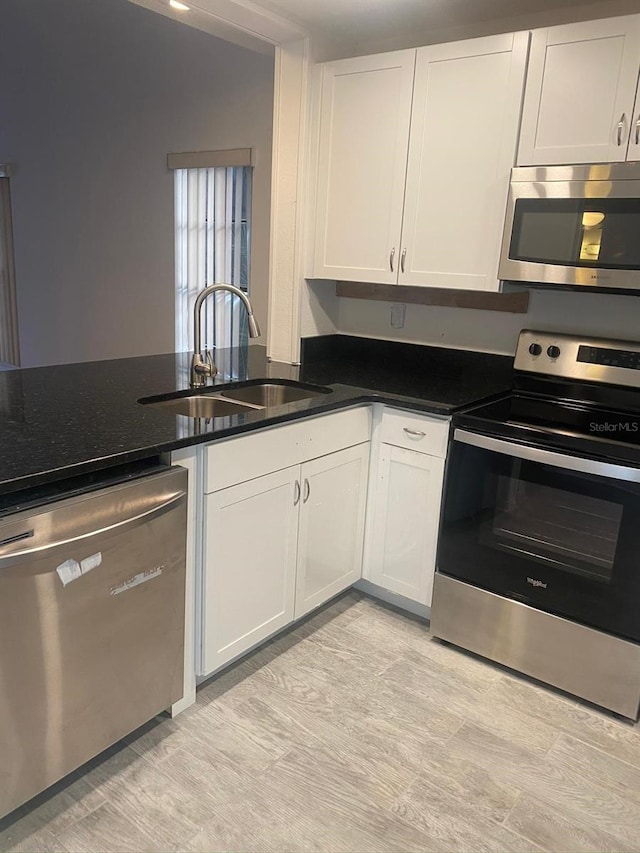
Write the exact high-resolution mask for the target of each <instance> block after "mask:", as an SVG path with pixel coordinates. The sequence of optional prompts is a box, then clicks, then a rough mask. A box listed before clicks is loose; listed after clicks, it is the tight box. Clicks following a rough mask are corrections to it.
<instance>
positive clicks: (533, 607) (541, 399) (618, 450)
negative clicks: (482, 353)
mask: <svg viewBox="0 0 640 853" xmlns="http://www.w3.org/2000/svg"><path fill="white" fill-rule="evenodd" d="M514 366H515V375H514V386H513V390H512V392H511V393H510V394H509V395H507V396H506V397H504V398H503V399H500V400H497V401H495V402H493V403H489V404H486V405H483V406H481V407H478V408H476V409H473V410H470V411H468V412H466V413H463V414H460V415H457V416H456V417H455V418H454V427H455V429H454V440H453V442H452V448H451V452H450V456H449V462H448V467H447V477H446V489H445V496H444V502H443V511H442V520H441V530H440V543H439V548H438V571H437V574H436V580H435V586H434V596H433V606H432V622H431V628H432V632H433V634H434V635H435V636H436V637H440V638H441V639H443V640H447V641H449V642H451V643H454V644H456V645H458V646H461V647H463V648H465V649H468V650H470V651H472V652H475V653H477V654H480V655H483V656H485V657H487V658H490V659H491V660H494V661H497V662H499V663H501V664H504V665H506V666H509V667H512V668H514V669H516V670H519V671H520V672H523V673H526V674H527V675H530V676H533V677H534V678H538V679H540V680H541V681H545V682H547V683H549V684H552V685H554V686H556V687H558V688H561V689H562V690H565V691H567V692H569V693H572V694H574V695H576V696H580V697H582V698H583V699H586V700H588V701H591V702H593V703H595V704H597V705H601V706H603V707H605V708H608V709H609V710H611V711H614V712H616V713H618V714H621V715H623V716H625V717H629V718H631V719H636V718H637V716H638V709H639V705H640V391H639V390H638V389H640V343H629V342H623V341H608V340H600V339H593V338H591V339H587V338H576V337H571V336H568V335H558V334H551V333H547V332H533V331H523V332H522V333H521V335H520V339H519V342H518V349H517V353H516V359H515V365H514Z"/></svg>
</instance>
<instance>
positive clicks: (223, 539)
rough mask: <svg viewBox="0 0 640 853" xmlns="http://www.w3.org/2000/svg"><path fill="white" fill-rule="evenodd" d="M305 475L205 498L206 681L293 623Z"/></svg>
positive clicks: (281, 475)
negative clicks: (300, 501) (301, 488)
mask: <svg viewBox="0 0 640 853" xmlns="http://www.w3.org/2000/svg"><path fill="white" fill-rule="evenodd" d="M298 476H299V468H298V467H297V466H296V467H295V468H286V469H285V470H284V471H276V472H275V473H273V474H266V475H265V476H263V477H258V478H257V479H255V480H249V481H248V482H246V483H240V484H239V485H237V486H230V487H229V488H226V489H222V490H221V491H219V492H213V493H212V494H210V495H205V515H204V519H205V554H204V566H205V571H204V573H203V586H204V589H203V608H204V610H203V619H202V624H203V629H204V630H203V645H202V655H203V658H202V665H201V670H202V673H203V674H206V673H209V672H213V671H214V670H216V669H219V668H220V667H221V666H223V665H224V664H225V663H228V662H229V661H230V660H233V658H235V657H237V656H238V655H239V654H241V653H242V652H244V651H246V650H247V649H250V648H251V647H252V646H255V645H256V643H259V642H260V641H261V640H264V639H266V638H267V637H268V636H270V635H271V634H273V633H274V631H277V630H278V629H279V628H284V626H285V625H287V624H288V623H289V622H291V620H292V619H293V614H294V597H295V578H296V542H297V537H298V507H297V505H294V500H295V495H296V494H297V490H298V485H297V483H298Z"/></svg>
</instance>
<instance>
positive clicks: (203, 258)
mask: <svg viewBox="0 0 640 853" xmlns="http://www.w3.org/2000/svg"><path fill="white" fill-rule="evenodd" d="M174 174H175V237H176V252H175V256H176V349H177V351H178V352H184V351H190V350H193V306H194V303H195V300H196V297H197V295H198V293H199V291H201V290H202V289H203V288H204V287H206V286H207V285H209V284H214V283H219V282H226V283H227V284H233V285H235V286H236V287H239V288H241V289H242V290H244V291H245V292H246V293H248V292H249V215H250V210H251V167H250V166H226V167H225V166H217V167H214V168H185V169H182V168H177V169H175V173H174ZM202 315H203V316H202V320H203V322H202V342H203V346H205V347H207V348H208V349H212V348H213V346H214V344H215V350H216V351H215V361H216V364H217V367H218V371H219V373H220V374H222V375H224V376H226V377H228V378H235V376H237V375H239V373H238V371H239V370H240V365H236V364H233V363H231V361H230V359H229V357H228V355H227V353H223V352H221V350H229V349H231V348H239V347H241V346H242V344H244V343H246V342H247V338H248V333H247V324H246V318H245V316H244V306H243V305H242V304H241V302H240V300H239V299H237V298H236V297H233V296H232V295H231V294H229V293H224V292H223V293H215V294H213V295H212V296H210V297H209V298H208V299H207V300H206V302H205V304H204V307H203V310H202ZM238 358H242V355H241V353H239V352H238V351H236V353H235V360H237V359H238Z"/></svg>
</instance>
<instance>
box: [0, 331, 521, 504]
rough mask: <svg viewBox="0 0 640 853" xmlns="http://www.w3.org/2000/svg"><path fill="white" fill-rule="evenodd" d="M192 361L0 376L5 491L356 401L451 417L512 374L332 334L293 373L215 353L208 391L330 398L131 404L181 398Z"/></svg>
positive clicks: (256, 359)
mask: <svg viewBox="0 0 640 853" xmlns="http://www.w3.org/2000/svg"><path fill="white" fill-rule="evenodd" d="M189 364H190V354H189V353H170V354H166V355H152V356H142V357H137V358H125V359H113V360H108V361H96V362H86V363H79V364H67V365H57V366H51V367H38V368H28V369H23V370H8V371H3V372H2V373H0V447H1V448H2V451H1V452H0V489H1V491H2V493H4V494H6V493H8V492H12V491H14V490H17V489H24V488H27V487H29V486H33V485H39V484H42V483H47V482H51V481H54V480H58V479H62V478H66V477H70V476H73V475H75V474H80V473H84V472H90V471H94V470H99V469H102V468H107V467H110V466H112V465H117V464H120V463H124V462H132V461H135V460H139V459H144V458H149V457H152V456H154V455H158V454H160V453H165V452H168V451H171V450H175V449H177V448H180V447H186V446H189V445H193V444H196V443H199V442H206V441H212V440H214V439H217V438H223V437H227V436H230V435H234V434H238V433H241V432H247V431H249V430H253V429H258V428H260V427H263V426H267V425H271V424H277V423H283V422H286V421H290V420H295V419H298V418H303V417H306V416H310V415H314V414H321V413H323V412H329V411H332V410H336V409H339V408H344V407H346V406H352V405H356V404H358V403H362V404H364V403H371V402H383V403H388V404H391V405H398V406H401V407H403V408H408V409H413V410H415V411H422V412H427V413H431V414H437V415H442V416H448V415H451V414H452V413H453V412H455V411H459V410H460V409H462V408H465V407H467V406H469V405H471V404H473V403H476V402H479V401H481V400H485V399H488V398H490V397H495V396H498V395H500V394H502V393H504V392H505V391H506V390H508V388H509V385H510V374H511V369H512V359H511V358H510V357H507V356H499V355H492V354H486V353H476V352H469V351H461V350H454V349H444V348H438V347H428V346H416V345H411V344H397V343H389V342H383V341H373V340H370V339H361V338H352V337H348V336H328V337H324V338H319V339H309V340H308V341H307V343H306V345H305V346H304V347H303V364H302V366H301V367H295V366H291V365H288V364H282V363H278V362H271V361H269V360H268V359H267V357H266V349H265V348H264V347H263V346H256V345H251V346H248V347H246V348H244V349H241V350H236V351H221V352H219V353H218V354H217V364H218V367H219V369H220V373H219V375H218V376H217V377H216V378H215V382H214V385H216V386H220V385H222V384H228V383H229V382H238V381H243V380H248V379H262V378H281V379H293V380H300V381H302V382H307V383H312V384H317V385H323V386H328V387H330V388H331V393H330V394H326V395H322V396H319V397H314V398H312V399H307V400H301V401H297V402H295V403H289V404H286V405H283V406H278V407H276V408H269V409H264V410H250V411H247V412H246V413H245V412H243V413H241V414H238V415H233V416H228V417H222V418H215V419H210V420H204V419H196V418H189V417H186V416H182V415H178V416H170V415H168V414H167V413H166V412H162V411H159V410H158V409H154V408H152V407H149V406H144V405H141V404H140V403H139V402H138V401H139V399H141V398H146V397H150V396H154V395H161V394H168V393H171V392H175V391H186V390H187V389H188V387H189Z"/></svg>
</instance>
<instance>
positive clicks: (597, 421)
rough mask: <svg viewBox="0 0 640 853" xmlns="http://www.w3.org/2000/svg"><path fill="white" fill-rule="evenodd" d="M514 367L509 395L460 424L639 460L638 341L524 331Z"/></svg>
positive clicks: (467, 415) (464, 416)
mask: <svg viewBox="0 0 640 853" xmlns="http://www.w3.org/2000/svg"><path fill="white" fill-rule="evenodd" d="M603 353H604V354H605V355H606V358H605V355H602V354H603ZM601 356H602V357H601ZM587 357H588V359H589V360H588V361H585V359H586V358H587ZM636 365H638V366H636ZM515 367H516V371H517V373H516V375H515V378H514V390H513V392H512V393H511V394H510V395H509V396H507V397H504V398H503V399H500V400H497V401H495V402H493V403H489V404H486V405H483V406H479V407H477V408H475V409H472V410H469V411H467V412H465V413H462V414H460V415H458V416H457V417H456V418H455V424H456V425H457V426H464V427H466V428H470V429H474V430H476V431H480V432H485V433H490V434H493V435H499V436H504V437H506V438H510V439H514V440H518V441H524V442H535V443H536V444H543V445H546V446H552V447H558V448H566V449H570V450H572V451H575V452H579V453H581V454H583V455H584V454H586V455H593V456H596V457H600V458H603V457H604V458H607V459H612V460H613V459H616V460H624V461H627V462H632V463H634V464H640V390H639V389H640V369H639V368H640V344H638V343H627V342H616V341H600V340H596V339H585V338H582V339H578V338H573V337H570V336H568V335H551V334H549V333H541V332H531V331H523V332H522V333H521V335H520V340H519V342H518V350H517V354H516V359H515Z"/></svg>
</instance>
